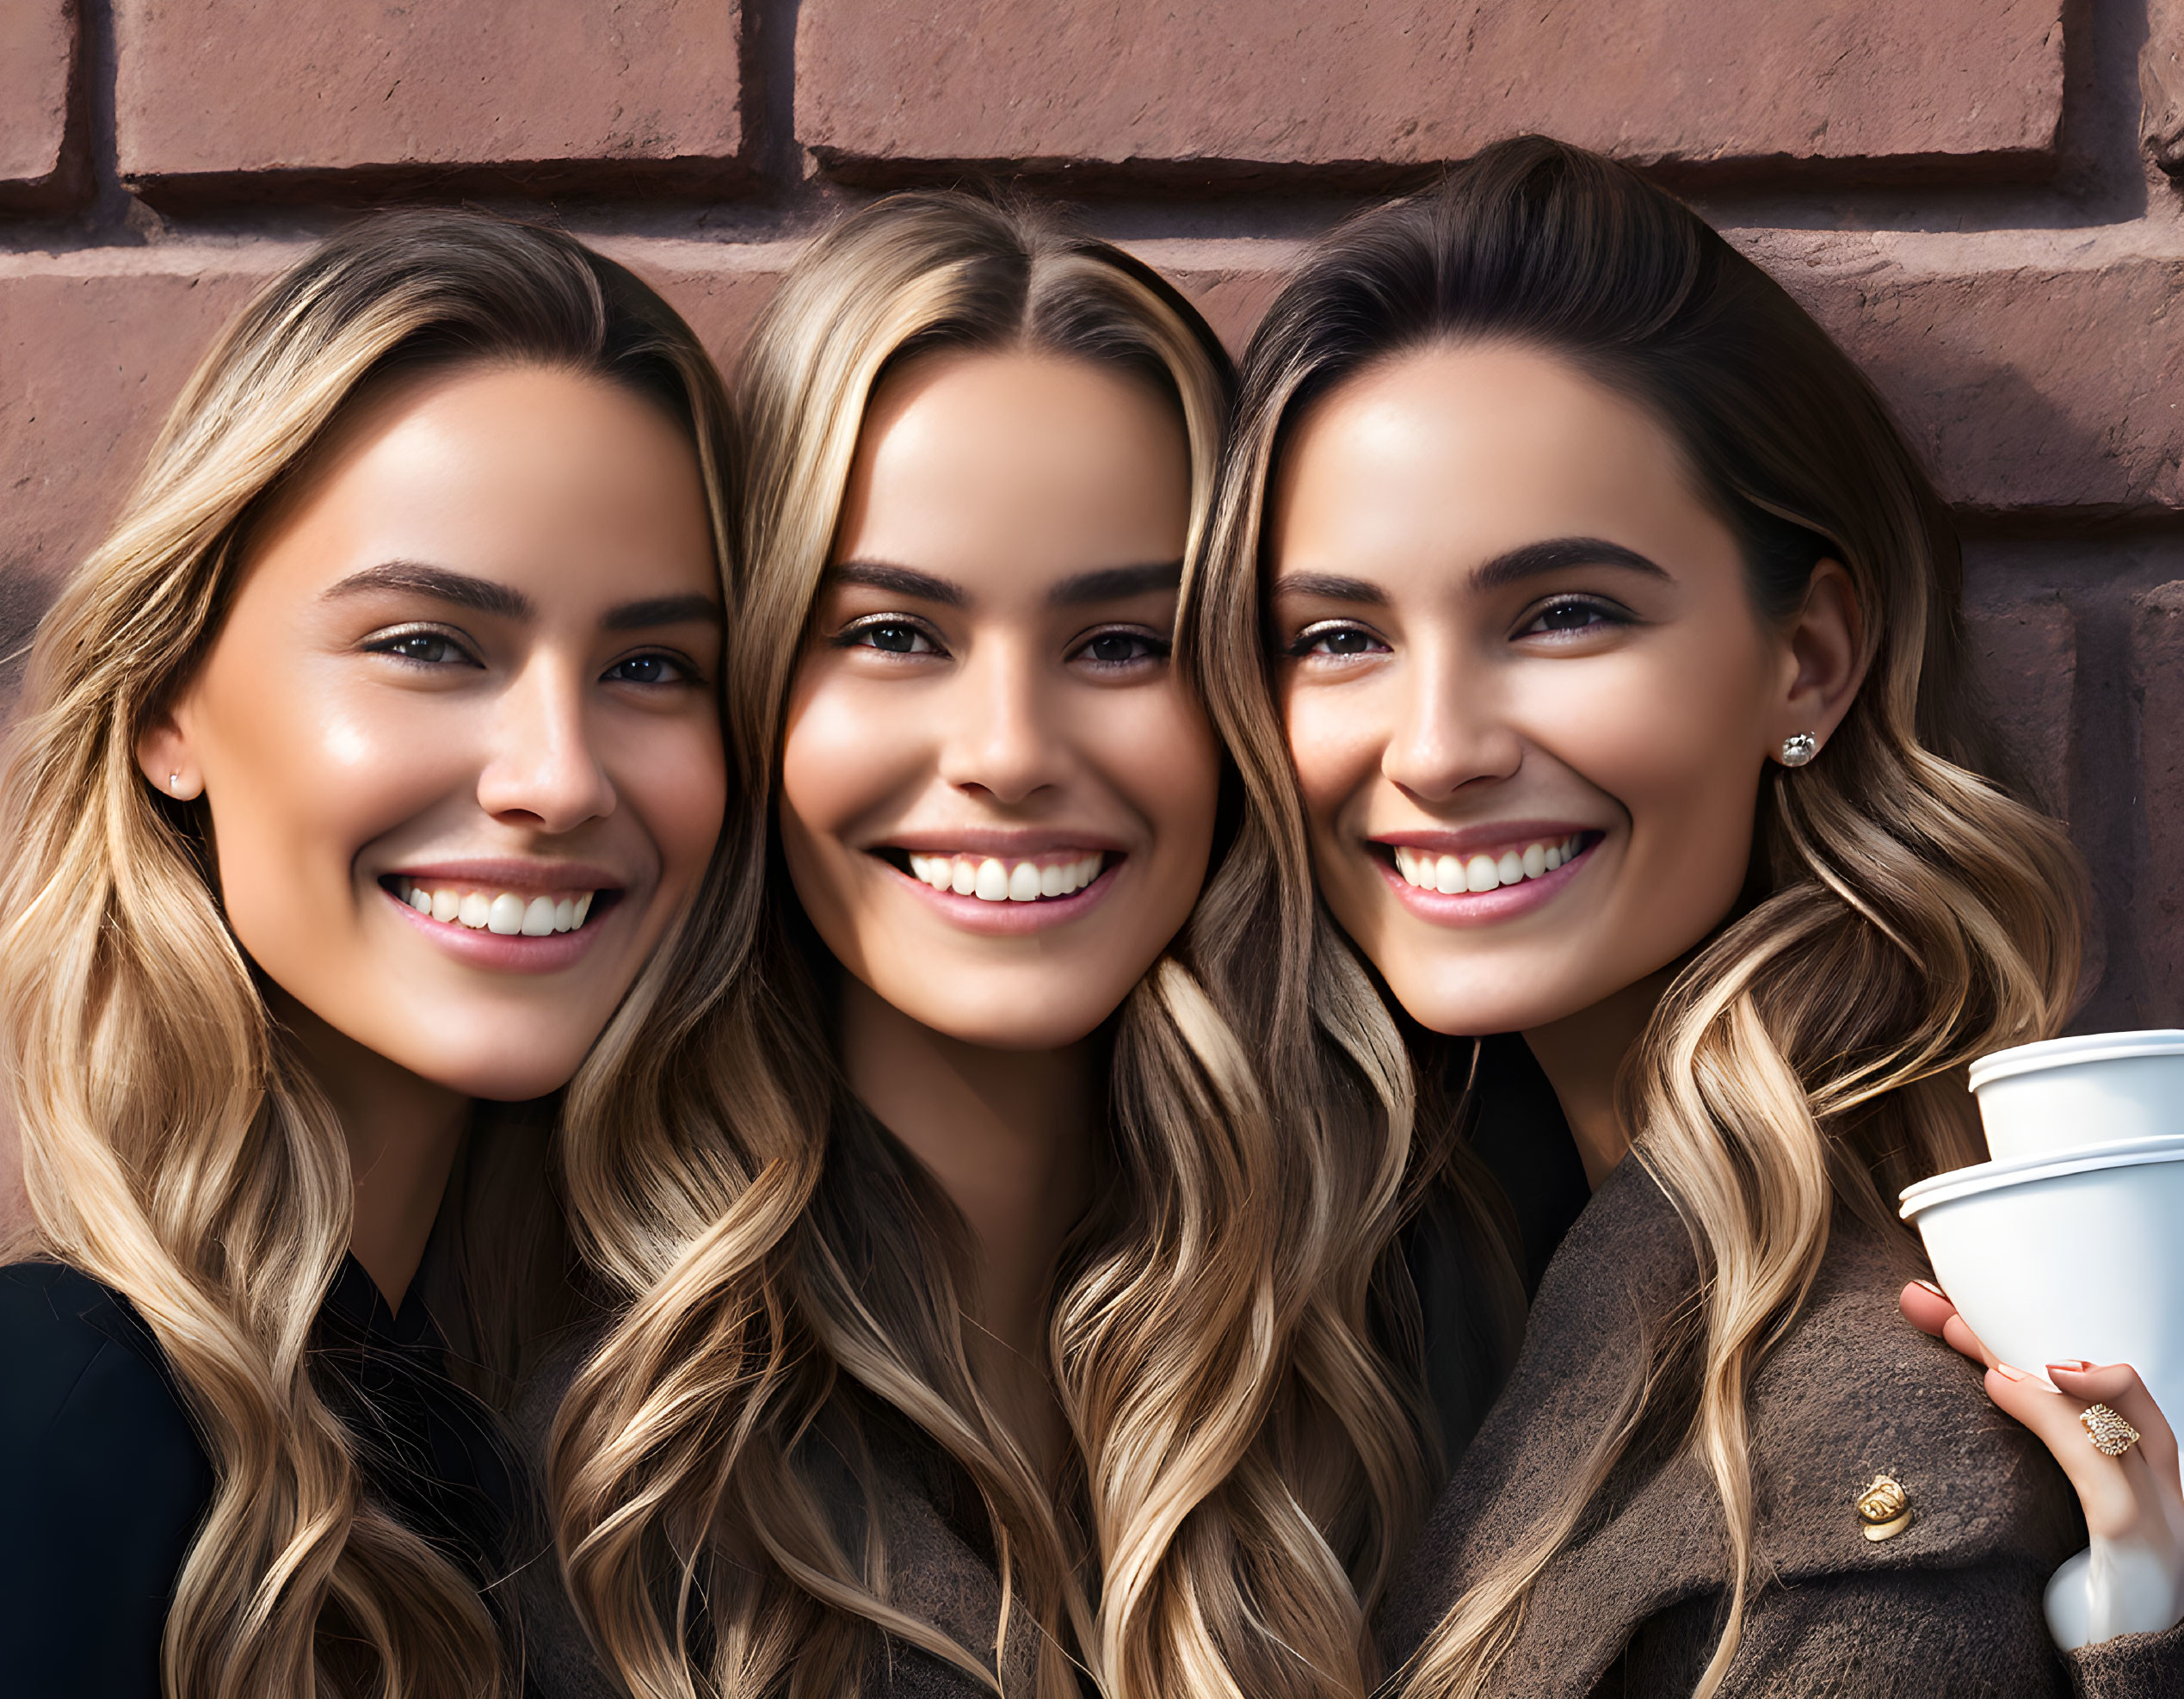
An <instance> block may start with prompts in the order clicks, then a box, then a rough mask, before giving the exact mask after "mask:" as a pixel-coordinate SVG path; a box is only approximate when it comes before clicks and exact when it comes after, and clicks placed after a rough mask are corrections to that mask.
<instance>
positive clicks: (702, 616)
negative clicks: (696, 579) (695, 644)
mask: <svg viewBox="0 0 2184 1699" xmlns="http://www.w3.org/2000/svg"><path fill="white" fill-rule="evenodd" d="M599 623H600V627H601V628H602V630H606V631H645V630H649V629H650V628H651V627H654V626H690V625H709V626H717V625H721V624H724V623H725V621H723V620H722V618H721V614H720V604H719V602H715V601H714V600H713V598H712V597H711V596H696V595H692V596H654V597H652V598H651V600H650V601H649V602H623V603H622V605H621V606H620V607H619V608H610V609H608V610H607V617H606V618H605V619H603V620H602V621H600V622H599Z"/></svg>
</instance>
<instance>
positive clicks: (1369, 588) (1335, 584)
mask: <svg viewBox="0 0 2184 1699" xmlns="http://www.w3.org/2000/svg"><path fill="white" fill-rule="evenodd" d="M1274 594H1275V595H1276V596H1318V597H1319V598H1321V600H1323V601H1326V602H1365V603H1367V604H1368V605H1369V606H1372V607H1374V608H1384V607H1385V606H1386V605H1387V601H1388V593H1387V591H1385V590H1382V589H1381V588H1380V586H1379V585H1378V584H1367V582H1366V581H1365V580H1364V579H1363V578H1336V577H1334V576H1333V575H1331V574H1330V573H1326V572H1285V573H1283V574H1282V575H1281V577H1280V578H1276V579H1275V580H1274Z"/></svg>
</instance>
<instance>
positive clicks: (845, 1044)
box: [841, 975, 1099, 1449]
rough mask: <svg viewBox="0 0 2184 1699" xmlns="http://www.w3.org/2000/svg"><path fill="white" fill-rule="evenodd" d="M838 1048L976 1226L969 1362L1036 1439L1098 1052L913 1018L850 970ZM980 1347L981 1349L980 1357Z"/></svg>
mask: <svg viewBox="0 0 2184 1699" xmlns="http://www.w3.org/2000/svg"><path fill="white" fill-rule="evenodd" d="M841 1018H842V1064H843V1066H844V1067H845V1069H846V1070H847V1071H848V1076H849V1084H850V1085H851V1087H852V1088H853V1089H854V1090H855V1091H856V1093H857V1095H858V1097H861V1099H863V1101H864V1103H865V1105H866V1107H867V1108H868V1109H871V1110H872V1112H873V1115H877V1116H878V1117H879V1120H880V1121H881V1122H882V1123H883V1124H884V1125H885V1127H886V1128H887V1129H888V1130H889V1131H890V1132H891V1133H892V1134H894V1135H895V1136H896V1137H897V1138H898V1139H900V1140H902V1141H903V1143H904V1145H906V1146H909V1148H910V1152H912V1153H913V1154H914V1155H915V1156H916V1158H917V1159H918V1160H919V1161H920V1162H922V1163H923V1164H924V1165H925V1166H926V1167H927V1169H929V1171H931V1173H932V1175H933V1177H934V1179H935V1181H937V1182H938V1183H939V1184H940V1187H941V1190H942V1191H944V1192H946V1193H947V1195H948V1198H949V1200H950V1201H951V1202H953V1204H954V1205H955V1207H956V1208H958V1209H959V1210H960V1211H961V1212H962V1214H963V1218H964V1220H966V1222H968V1223H969V1224H970V1228H971V1237H972V1255H973V1257H974V1259H975V1263H976V1273H977V1285H976V1289H975V1291H974V1293H973V1294H972V1305H973V1310H972V1316H971V1320H972V1323H973V1324H974V1336H973V1337H974V1339H975V1338H977V1336H978V1335H979V1334H983V1335H984V1336H985V1337H986V1338H988V1339H989V1340H990V1341H991V1342H992V1345H993V1346H994V1347H996V1348H997V1349H995V1350H985V1351H977V1350H974V1352H973V1358H974V1361H973V1367H974V1368H978V1369H979V1371H980V1374H981V1377H982V1379H984V1380H985V1381H986V1382H987V1384H988V1385H989V1386H990V1387H992V1388H993V1389H994V1391H995V1392H996V1393H997V1394H998V1395H999V1396H998V1401H999V1402H1000V1403H1001V1405H1002V1407H1003V1412H1004V1414H1005V1415H1008V1416H1009V1418H1010V1420H1011V1421H1012V1424H1015V1425H1017V1426H1018V1428H1019V1431H1020V1433H1021V1434H1022V1436H1023V1437H1024V1438H1026V1439H1027V1441H1030V1442H1032V1443H1033V1444H1034V1446H1035V1448H1036V1449H1045V1442H1046V1441H1048V1440H1050V1439H1052V1437H1053V1435H1052V1428H1053V1416H1054V1412H1053V1410H1052V1393H1051V1391H1050V1389H1049V1387H1048V1384H1047V1379H1046V1371H1045V1369H1044V1368H1043V1367H1042V1365H1043V1364H1044V1363H1045V1362H1046V1305H1047V1295H1048V1287H1049V1284H1050V1282H1051V1281H1052V1276H1053V1272H1054V1261H1055V1257H1056V1256H1057V1254H1058V1252H1059V1251H1060V1250H1061V1247H1062V1241H1063V1240H1064V1239H1066V1238H1067V1237H1068V1236H1069V1233H1070V1229H1071V1228H1072V1227H1074V1226H1076V1225H1077V1221H1078V1220H1079V1219H1080V1218H1081V1217H1082V1216H1083V1214H1084V1211H1085V1209H1086V1208H1087V1207H1088V1206H1089V1204H1090V1202H1091V1200H1092V1184H1093V1179H1092V1167H1093V1161H1092V1153H1093V1134H1094V1128H1095V1126H1096V1124H1097V1121H1096V1110H1097V1105H1098V1102H1099V1089H1098V1086H1099V1078H1098V1053H1097V1048H1096V1047H1095V1045H1094V1044H1092V1043H1091V1042H1089V1041H1087V1042H1084V1043H1080V1044H1076V1045H1071V1046H1070V1047H1068V1048H1066V1049H1062V1050H996V1049H991V1048H989V1047H986V1046H984V1045H978V1044H966V1043H965V1042H963V1041H960V1040H958V1039H953V1038H950V1037H948V1036H947V1035H945V1034H942V1033H938V1032H935V1030H934V1029H932V1028H930V1027H928V1026H925V1025H922V1023H920V1022H916V1021H915V1020H912V1019H911V1018H910V1016H907V1015H905V1014H904V1013H903V1012H902V1010H899V1009H897V1008H896V1007H895V1006H894V1005H893V1004H890V1003H888V1002H887V1001H885V999H884V998H881V997H879V995H877V994H876V993H875V992H873V991H872V990H871V989H870V988H869V987H867V985H865V984H864V983H863V982H862V981H861V980H860V979H856V978H855V977H854V976H852V975H845V976H844V986H843V992H842V1017H841ZM980 1359H983V1361H981V1360H980Z"/></svg>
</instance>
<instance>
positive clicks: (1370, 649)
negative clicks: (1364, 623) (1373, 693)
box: [1289, 625, 1387, 660]
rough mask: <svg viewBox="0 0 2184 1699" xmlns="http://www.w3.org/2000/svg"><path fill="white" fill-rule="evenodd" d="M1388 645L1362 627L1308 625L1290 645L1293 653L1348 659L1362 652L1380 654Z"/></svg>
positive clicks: (1300, 655)
mask: <svg viewBox="0 0 2184 1699" xmlns="http://www.w3.org/2000/svg"><path fill="white" fill-rule="evenodd" d="M1386 651H1387V645H1386V644H1385V643H1383V642H1382V641H1381V640H1380V639H1379V638H1377V637H1375V636H1374V635H1373V633H1371V632H1369V631H1367V630H1366V629H1365V628H1364V627H1361V626H1341V625H1319V626H1307V627H1305V629H1304V630H1303V631H1302V632H1300V633H1299V634H1298V637H1297V640H1296V641H1295V642H1294V643H1292V644H1291V645H1290V646H1289V652H1290V654H1291V655H1293V656H1296V657H1303V656H1306V655H1325V656H1330V657H1332V658H1335V659H1336V660H1349V659H1352V658H1355V657H1357V656H1360V655H1379V654H1384V653H1385V652H1386Z"/></svg>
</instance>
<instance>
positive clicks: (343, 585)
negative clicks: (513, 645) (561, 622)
mask: <svg viewBox="0 0 2184 1699" xmlns="http://www.w3.org/2000/svg"><path fill="white" fill-rule="evenodd" d="M373 590H401V591H407V592H408V593H409V594H410V595H412V596H431V597H432V598H433V599H434V600H435V601H438V602H453V603H454V604H455V606H456V607H458V608H470V609H475V610H476V611H478V613H481V614H497V615H500V616H501V617H502V618H503V619H509V620H527V619H529V618H530V617H531V615H533V614H534V612H536V611H537V610H536V609H534V608H533V607H532V605H531V598H530V597H528V596H525V595H524V594H523V593H522V592H521V590H511V589H510V588H509V586H508V585H506V584H495V583H494V582H493V580H492V579H490V578H472V577H471V576H470V574H469V573H467V572H455V571H449V570H448V569H447V567H445V566H435V565H430V564H429V563H428V562H426V561H423V560H386V561H382V562H380V563H379V565H377V566H367V567H366V568H365V569H364V570H363V571H361V572H351V573H350V574H349V576H348V577H347V578H343V579H342V581H341V582H340V583H339V584H336V585H334V586H333V588H331V589H330V590H328V591H327V592H326V594H325V596H324V598H323V599H324V600H325V601H329V602H331V601H334V600H336V599H337V598H338V597H341V596H364V595H368V594H369V593H370V592H372V591H373Z"/></svg>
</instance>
